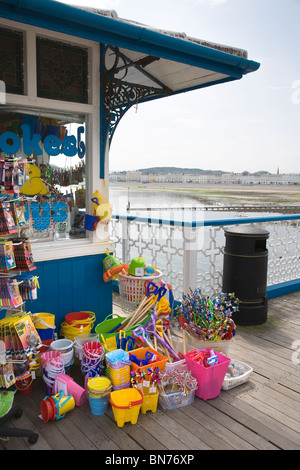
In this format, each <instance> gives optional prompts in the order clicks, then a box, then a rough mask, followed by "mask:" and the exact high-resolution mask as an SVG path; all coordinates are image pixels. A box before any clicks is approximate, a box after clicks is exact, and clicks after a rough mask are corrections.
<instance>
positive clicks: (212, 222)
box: [112, 214, 300, 227]
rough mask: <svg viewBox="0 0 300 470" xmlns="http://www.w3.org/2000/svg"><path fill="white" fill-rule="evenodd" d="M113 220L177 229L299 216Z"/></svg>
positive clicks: (127, 217)
mask: <svg viewBox="0 0 300 470" xmlns="http://www.w3.org/2000/svg"><path fill="white" fill-rule="evenodd" d="M112 218H113V219H116V220H128V221H129V222H133V221H135V222H146V223H152V224H161V225H173V226H179V227H210V226H215V225H238V224H251V223H265V222H277V221H281V220H299V219H300V214H288V215H270V216H264V217H235V218H233V219H232V218H230V219H211V220H193V221H186V220H173V219H170V220H169V219H157V218H152V217H140V216H134V215H122V214H113V215H112Z"/></svg>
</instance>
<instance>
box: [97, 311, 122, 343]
mask: <svg viewBox="0 0 300 470" xmlns="http://www.w3.org/2000/svg"><path fill="white" fill-rule="evenodd" d="M109 317H111V318H109ZM125 319H126V317H121V316H119V315H114V316H113V315H112V314H110V315H108V316H107V317H106V318H105V320H103V322H101V323H99V324H98V325H97V326H96V327H95V332H96V333H97V335H98V336H99V340H100V341H101V335H103V338H104V339H106V338H109V337H110V336H115V334H116V333H114V332H112V333H111V332H110V331H111V330H113V329H114V328H116V327H117V326H118V325H119V323H121V322H122V321H123V320H125Z"/></svg>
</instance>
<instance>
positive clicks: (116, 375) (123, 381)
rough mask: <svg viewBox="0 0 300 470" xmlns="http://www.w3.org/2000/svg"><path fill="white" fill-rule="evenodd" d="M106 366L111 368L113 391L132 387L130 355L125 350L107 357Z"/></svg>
mask: <svg viewBox="0 0 300 470" xmlns="http://www.w3.org/2000/svg"><path fill="white" fill-rule="evenodd" d="M105 359H106V364H107V366H108V367H109V377H110V380H111V383H112V386H113V390H120V389H123V388H129V387H130V377H131V376H130V365H131V362H130V361H129V354H128V352H126V351H124V350H123V349H116V350H115V351H111V352H109V353H107V354H106V355H105Z"/></svg>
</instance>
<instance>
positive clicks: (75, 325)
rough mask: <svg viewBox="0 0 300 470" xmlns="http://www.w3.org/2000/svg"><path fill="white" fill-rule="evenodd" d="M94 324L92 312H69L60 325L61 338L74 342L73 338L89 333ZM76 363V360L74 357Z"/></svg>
mask: <svg viewBox="0 0 300 470" xmlns="http://www.w3.org/2000/svg"><path fill="white" fill-rule="evenodd" d="M94 322H95V314H94V313H93V312H86V311H85V312H71V313H68V314H67V315H66V316H65V321H64V322H63V323H62V324H61V331H60V334H61V336H64V337H65V338H67V339H69V340H71V341H73V342H75V338H78V336H81V335H87V334H89V333H90V332H91V330H92V328H93V326H94ZM75 360H76V362H78V361H77V358H76V357H75Z"/></svg>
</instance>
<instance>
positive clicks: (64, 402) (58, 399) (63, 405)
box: [52, 390, 75, 418]
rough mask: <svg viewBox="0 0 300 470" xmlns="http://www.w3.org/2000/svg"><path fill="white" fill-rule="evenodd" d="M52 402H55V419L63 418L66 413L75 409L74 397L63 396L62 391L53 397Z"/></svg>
mask: <svg viewBox="0 0 300 470" xmlns="http://www.w3.org/2000/svg"><path fill="white" fill-rule="evenodd" d="M52 398H53V400H54V401H55V405H56V410H57V418H63V417H64V416H65V414H66V413H67V412H68V411H71V410H73V408H75V400H74V397H73V396H72V395H71V394H70V395H63V391H62V390H61V392H60V393H57V394H56V395H54V396H53V397H52Z"/></svg>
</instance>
